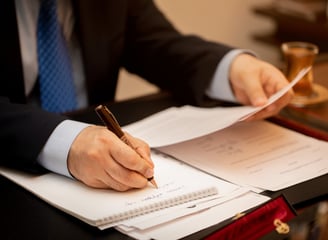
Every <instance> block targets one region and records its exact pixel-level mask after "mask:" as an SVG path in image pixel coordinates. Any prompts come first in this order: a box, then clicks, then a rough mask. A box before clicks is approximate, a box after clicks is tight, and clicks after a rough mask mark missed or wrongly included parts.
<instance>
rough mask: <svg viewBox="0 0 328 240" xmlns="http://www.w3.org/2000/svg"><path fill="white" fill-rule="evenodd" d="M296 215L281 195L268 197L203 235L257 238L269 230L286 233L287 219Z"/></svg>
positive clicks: (211, 238) (211, 237)
mask: <svg viewBox="0 0 328 240" xmlns="http://www.w3.org/2000/svg"><path fill="white" fill-rule="evenodd" d="M295 216H296V212H295V210H294V209H293V208H292V207H291V205H290V204H289V203H288V202H287V200H286V199H285V197H284V196H283V195H281V196H278V197H276V198H274V199H270V200H269V201H267V202H265V203H264V204H262V205H260V206H258V207H256V208H255V209H252V210H250V211H249V212H247V213H244V214H243V213H241V214H237V215H236V217H234V218H233V219H231V220H230V223H227V224H226V225H225V226H224V227H222V228H220V229H219V230H216V231H214V232H212V233H211V234H209V235H208V236H207V237H205V240H217V239H226V240H228V239H233V240H235V239H247V240H253V239H259V238H261V237H263V236H264V235H266V234H268V233H270V232H271V231H274V230H275V231H277V232H278V233H280V234H288V232H289V230H290V229H289V226H288V221H289V220H291V219H292V218H294V217H295Z"/></svg>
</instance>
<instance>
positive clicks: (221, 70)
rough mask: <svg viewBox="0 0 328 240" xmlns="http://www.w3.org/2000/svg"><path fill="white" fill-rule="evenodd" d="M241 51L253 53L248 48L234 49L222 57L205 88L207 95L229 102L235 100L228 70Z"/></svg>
mask: <svg viewBox="0 0 328 240" xmlns="http://www.w3.org/2000/svg"><path fill="white" fill-rule="evenodd" d="M242 53H247V54H251V55H254V53H252V52H251V51H249V50H245V49H234V50H231V51H230V52H228V53H227V54H226V55H225V56H224V57H223V58H222V60H221V61H220V62H219V64H218V66H217V68H216V71H215V73H214V76H213V79H212V81H211V83H210V85H209V87H208V88H207V90H206V94H207V96H208V97H210V98H213V99H219V100H224V101H229V102H237V99H236V98H235V95H234V94H233V91H232V88H231V85H230V79H229V72H230V67H231V63H232V61H233V60H234V59H235V57H237V56H238V55H239V54H242Z"/></svg>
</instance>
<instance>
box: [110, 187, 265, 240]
mask: <svg viewBox="0 0 328 240" xmlns="http://www.w3.org/2000/svg"><path fill="white" fill-rule="evenodd" d="M267 200H269V198H268V197H266V196H263V195H259V194H256V193H253V192H248V193H246V194H244V195H241V196H239V197H236V198H234V199H232V200H230V201H227V202H224V203H222V204H219V205H217V206H215V207H212V208H209V209H207V210H205V211H202V212H198V213H197V214H193V215H188V216H186V217H182V218H179V219H175V220H173V221H170V222H167V223H164V224H162V225H160V226H158V227H152V228H148V229H145V230H138V229H135V230H131V231H124V229H123V228H120V226H118V227H116V229H117V230H119V231H121V232H123V233H125V234H127V235H129V236H131V237H134V238H136V239H145V240H146V239H157V240H162V239H163V240H166V239H180V238H183V237H185V236H188V235H190V234H193V233H195V232H198V231H200V230H202V229H205V228H208V227H210V226H213V225H215V224H217V223H219V222H222V221H224V220H226V219H229V218H232V217H234V216H235V214H237V213H241V212H244V211H246V210H248V209H250V208H253V207H255V206H258V205H260V204H262V203H264V202H265V201H267Z"/></svg>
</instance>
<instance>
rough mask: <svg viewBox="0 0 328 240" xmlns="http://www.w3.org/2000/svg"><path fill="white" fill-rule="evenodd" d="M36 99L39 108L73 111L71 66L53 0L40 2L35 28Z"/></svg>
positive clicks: (53, 110)
mask: <svg viewBox="0 0 328 240" xmlns="http://www.w3.org/2000/svg"><path fill="white" fill-rule="evenodd" d="M37 45H38V62H39V83H40V100H41V106H42V108H43V109H45V110H47V111H50V112H56V113H63V112H67V111H72V110H74V109H76V106H77V102H76V94H75V88H74V83H73V76H72V67H71V62H70V57H69V54H68V50H67V46H66V42H65V40H64V37H63V34H62V31H61V28H60V25H59V22H58V19H57V7H56V0H43V1H41V6H40V12H39V17H38V26H37Z"/></svg>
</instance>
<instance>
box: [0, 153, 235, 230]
mask: <svg viewBox="0 0 328 240" xmlns="http://www.w3.org/2000/svg"><path fill="white" fill-rule="evenodd" d="M153 161H154V163H155V166H156V169H155V177H156V181H157V184H158V189H156V188H154V187H153V186H152V185H151V184H149V186H148V187H146V188H144V189H137V190H131V191H127V192H116V191H113V190H103V189H93V188H90V187H87V186H85V185H83V184H82V183H80V182H77V181H75V180H73V179H70V178H67V177H63V176H60V175H57V174H53V173H49V174H45V175H42V176H33V175H29V174H25V173H21V172H15V171H12V170H8V169H5V168H0V172H1V174H2V175H4V176H5V177H7V178H9V179H11V180H12V181H14V182H16V183H17V184H19V185H21V186H22V187H24V188H26V189H27V190H29V191H31V192H32V193H34V194H35V195H37V196H39V197H40V198H42V199H43V200H45V201H47V202H48V203H50V204H51V205H54V206H55V207H57V208H59V209H61V210H63V211H65V212H67V213H69V214H71V215H73V216H75V217H77V218H79V219H81V220H82V221H84V222H87V223H88V224H90V225H94V226H98V225H103V224H113V225H115V223H116V222H117V221H120V220H123V219H126V218H130V217H133V216H137V215H140V214H145V213H147V212H151V211H155V210H156V209H161V208H166V207H170V206H174V205H176V204H181V203H184V202H188V201H193V200H195V199H199V198H205V197H207V196H211V195H214V194H224V193H228V192H229V191H233V190H235V189H236V188H238V186H236V185H233V184H231V183H228V182H224V181H222V180H219V179H217V178H215V177H212V176H210V175H207V174H205V173H203V172H201V171H198V170H196V169H194V168H192V167H190V166H188V165H185V164H183V163H181V162H178V161H176V160H174V159H172V158H168V157H166V156H162V155H158V154H153Z"/></svg>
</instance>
